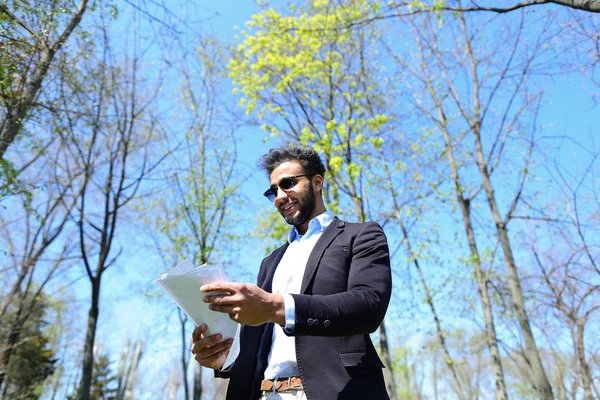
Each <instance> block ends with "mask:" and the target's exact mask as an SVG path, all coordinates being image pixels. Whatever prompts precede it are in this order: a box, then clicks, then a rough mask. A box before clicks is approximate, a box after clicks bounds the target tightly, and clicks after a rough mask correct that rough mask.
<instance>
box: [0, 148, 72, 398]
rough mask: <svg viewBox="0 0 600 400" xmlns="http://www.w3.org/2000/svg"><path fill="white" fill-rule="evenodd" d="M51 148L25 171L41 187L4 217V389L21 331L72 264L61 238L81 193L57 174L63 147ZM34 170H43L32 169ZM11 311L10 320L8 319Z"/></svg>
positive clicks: (16, 200)
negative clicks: (56, 164)
mask: <svg viewBox="0 0 600 400" xmlns="http://www.w3.org/2000/svg"><path fill="white" fill-rule="evenodd" d="M49 148H50V149H52V150H53V151H56V154H53V155H47V156H41V157H39V158H38V159H37V160H36V162H35V163H33V164H32V165H33V167H32V168H31V170H29V171H28V172H27V178H26V179H28V180H29V181H30V182H36V184H35V186H37V188H36V189H35V190H32V191H22V192H20V193H19V194H17V195H15V196H13V197H12V198H11V199H10V200H9V201H7V202H6V203H5V205H6V206H8V207H10V210H11V213H10V214H8V213H6V214H5V215H2V216H0V223H1V224H2V227H3V229H2V236H1V240H2V246H3V250H4V251H5V252H6V253H7V255H8V257H7V261H9V262H8V263H7V264H6V269H5V270H4V272H6V275H5V283H6V284H7V286H6V290H5V291H4V292H3V296H2V301H1V303H0V318H2V320H3V321H6V322H4V326H5V328H6V329H10V333H9V334H7V336H6V342H5V343H4V344H3V347H2V349H1V350H2V351H1V353H0V354H1V356H0V386H1V385H2V381H3V379H4V376H5V374H6V372H7V367H8V365H9V363H10V359H11V357H12V354H13V352H14V351H15V350H16V349H17V348H18V343H20V341H21V332H22V329H23V328H24V326H25V324H26V323H27V320H28V318H29V317H30V316H31V315H32V313H34V312H35V310H36V309H37V308H38V307H39V301H40V300H41V299H42V296H41V294H42V292H43V290H44V289H45V288H46V287H47V286H48V285H49V284H50V283H51V281H52V280H54V279H55V278H56V277H57V276H59V275H60V273H61V272H63V271H65V270H66V269H68V268H69V267H70V266H71V264H70V263H69V262H68V261H69V258H70V257H72V253H73V250H74V247H73V245H72V244H71V243H68V242H64V241H62V235H63V234H64V233H65V232H67V233H68V232H69V227H68V218H69V213H70V212H71V210H72V209H73V207H74V206H75V203H76V201H77V199H78V196H79V193H78V192H77V191H71V190H72V189H73V186H72V185H73V184H74V179H75V178H76V175H74V176H71V177H66V176H64V175H61V174H60V173H59V172H58V171H57V170H55V169H54V163H55V161H56V160H57V159H58V158H59V157H60V155H61V154H64V153H63V152H64V148H63V149H61V148H60V147H57V146H51V147H49ZM35 168H40V170H41V171H42V172H39V171H34V169H35ZM37 180H40V181H41V182H44V183H38V182H37ZM35 186H34V187H35ZM69 191H71V193H70V195H69V194H68V192H69ZM33 196H35V197H33ZM10 309H12V310H13V317H12V318H8V317H7V316H6V314H7V312H8V310H10ZM8 321H11V323H8Z"/></svg>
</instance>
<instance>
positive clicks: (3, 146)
mask: <svg viewBox="0 0 600 400" xmlns="http://www.w3.org/2000/svg"><path fill="white" fill-rule="evenodd" d="M88 1H89V0H82V1H81V2H80V3H79V6H78V9H77V11H76V13H75V14H74V15H73V17H72V18H71V20H70V21H69V23H68V24H67V26H66V27H65V29H64V30H63V32H62V33H61V35H60V36H59V37H58V38H57V39H56V41H55V42H54V43H53V44H52V45H51V46H48V45H45V44H43V43H35V46H40V47H42V46H43V50H42V52H41V54H40V58H39V62H38V64H37V65H36V66H35V68H34V70H33V73H32V74H31V75H30V76H29V78H28V79H27V81H26V83H25V88H24V90H23V93H22V94H21V98H20V99H19V100H18V102H17V105H16V107H14V108H13V109H9V110H8V111H7V116H6V120H5V121H4V123H3V124H2V129H0V160H1V159H3V158H4V153H5V152H6V150H7V149H8V146H10V145H11V144H12V142H13V141H14V140H15V137H16V136H17V134H18V133H19V130H20V129H21V126H22V125H23V121H24V120H25V119H26V117H27V114H28V113H29V111H30V110H31V107H32V106H33V103H34V101H35V99H36V97H37V95H38V92H39V91H40V87H42V82H43V81H44V78H45V77H46V74H47V73H48V69H49V68H50V64H52V60H53V59H54V56H55V55H56V53H57V52H58V51H59V50H60V49H61V48H62V46H63V44H64V43H65V42H66V41H67V39H68V38H69V36H70V35H71V33H73V31H74V30H75V28H76V27H77V25H79V23H80V22H81V18H82V17H83V14H84V13H85V10H86V7H87V3H88ZM0 6H1V7H0V12H2V11H5V10H4V9H5V8H6V6H3V5H0ZM6 11H8V10H6ZM2 14H3V15H5V16H7V15H10V14H7V13H6V12H3V13H2ZM37 40H41V39H37Z"/></svg>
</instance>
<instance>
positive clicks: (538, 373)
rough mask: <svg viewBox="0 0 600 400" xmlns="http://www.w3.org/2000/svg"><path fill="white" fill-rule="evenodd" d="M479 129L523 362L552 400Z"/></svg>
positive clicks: (479, 154)
mask: <svg viewBox="0 0 600 400" xmlns="http://www.w3.org/2000/svg"><path fill="white" fill-rule="evenodd" d="M480 129H481V127H480V123H479V122H476V123H475V126H474V129H473V135H474V138H475V148H476V152H477V164H478V167H479V171H480V173H481V177H482V180H483V187H484V189H485V193H486V196H487V200H488V204H489V207H490V211H491V212H492V217H493V219H494V222H495V224H496V230H497V232H498V238H499V240H500V244H501V245H502V251H503V253H504V261H505V264H506V269H507V273H508V281H509V287H510V291H511V296H512V301H513V306H514V309H515V311H516V314H517V320H518V321H519V326H520V328H521V335H522V336H523V341H524V342H525V352H526V354H527V363H528V365H529V366H530V369H531V374H532V375H533V380H534V386H535V390H536V392H537V393H538V395H539V396H540V397H539V398H540V399H544V400H553V399H554V395H553V394H552V386H551V385H550V382H549V381H548V377H547V376H546V371H545V370H544V366H543V364H542V358H541V357H540V352H539V350H538V348H537V345H536V343H535V338H534V337H533V332H532V330H531V325H530V323H529V318H528V317H527V312H526V311H525V299H524V296H523V289H522V288H521V280H520V278H519V272H518V270H517V266H516V263H515V259H514V256H513V252H512V247H511V245H510V241H509V238H508V229H507V227H506V221H504V220H502V218H501V216H500V211H499V209H498V204H497V202H496V195H495V193H494V188H493V186H492V182H491V179H490V174H489V171H488V166H487V162H486V160H485V156H484V155H483V146H482V144H481V137H480Z"/></svg>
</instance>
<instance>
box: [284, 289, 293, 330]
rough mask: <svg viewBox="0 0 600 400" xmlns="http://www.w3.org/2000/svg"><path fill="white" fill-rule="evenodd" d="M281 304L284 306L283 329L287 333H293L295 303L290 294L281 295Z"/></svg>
mask: <svg viewBox="0 0 600 400" xmlns="http://www.w3.org/2000/svg"><path fill="white" fill-rule="evenodd" d="M283 306H284V307H285V326H284V327H283V330H284V332H285V333H287V334H292V333H294V328H295V327H296V303H295V302H294V298H293V297H292V295H291V294H287V293H286V294H284V295H283Z"/></svg>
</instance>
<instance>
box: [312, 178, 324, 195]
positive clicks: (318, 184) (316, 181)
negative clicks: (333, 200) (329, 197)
mask: <svg viewBox="0 0 600 400" xmlns="http://www.w3.org/2000/svg"><path fill="white" fill-rule="evenodd" d="M323 182H324V179H323V177H322V176H321V175H319V174H316V175H315V176H314V177H313V179H312V185H313V190H314V191H318V192H322V191H323Z"/></svg>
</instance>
